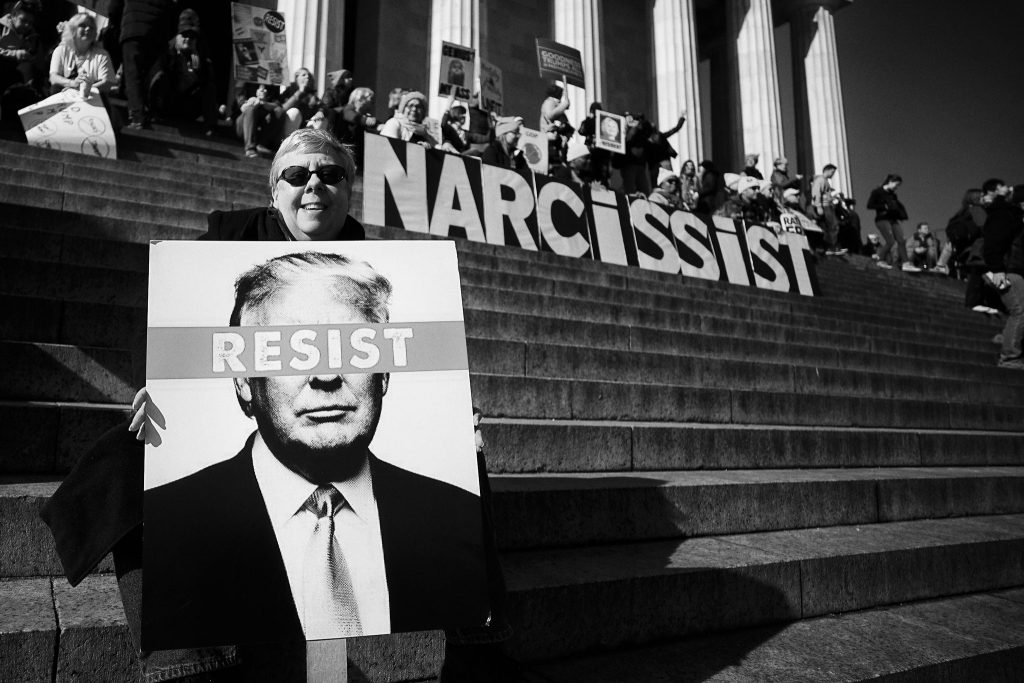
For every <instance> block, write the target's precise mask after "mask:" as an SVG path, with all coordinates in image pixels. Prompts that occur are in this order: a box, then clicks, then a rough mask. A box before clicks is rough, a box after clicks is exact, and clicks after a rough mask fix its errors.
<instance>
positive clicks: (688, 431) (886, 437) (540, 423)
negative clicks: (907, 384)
mask: <svg viewBox="0 0 1024 683" xmlns="http://www.w3.org/2000/svg"><path fill="white" fill-rule="evenodd" d="M483 434H484V439H485V441H486V444H487V465H488V470H489V471H490V472H509V473H537V472H551V473H573V472H630V471H637V472H642V471H666V470H705V469H712V470H717V469H726V468H730V469H751V468H755V469H776V468H810V469H814V468H821V467H824V468H834V467H944V466H952V467H957V466H965V467H973V466H983V465H1010V466H1017V465H1024V434H1022V433H1020V432H993V431H966V430H960V431H953V430H908V429H903V428H900V427H897V428H892V429H878V428H865V427H830V428H828V429H821V428H820V427H818V426H816V425H810V426H803V427H798V426H792V425H771V424H767V425H742V424H737V425H715V424H696V423H688V424H687V423H655V422H649V421H637V422H628V421H622V422H609V421H605V422H601V421H578V420H525V419H505V418H497V417H491V416H488V417H487V418H485V421H484V427H483Z"/></svg>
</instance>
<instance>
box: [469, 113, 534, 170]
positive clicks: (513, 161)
mask: <svg viewBox="0 0 1024 683" xmlns="http://www.w3.org/2000/svg"><path fill="white" fill-rule="evenodd" d="M522 125H523V119H522V117H520V116H504V117H502V118H500V119H498V123H497V125H496V126H495V127H494V134H495V138H494V141H493V142H491V144H489V145H487V149H485V150H484V153H483V154H481V155H480V160H481V161H483V162H484V163H485V164H490V165H492V166H501V167H502V168H512V169H516V170H520V169H524V168H526V159H525V158H523V155H522V154H521V153H520V152H519V150H518V149H517V148H516V143H517V142H518V141H519V128H520V127H521V126H522Z"/></svg>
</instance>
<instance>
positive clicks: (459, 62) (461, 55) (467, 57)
mask: <svg viewBox="0 0 1024 683" xmlns="http://www.w3.org/2000/svg"><path fill="white" fill-rule="evenodd" d="M439 69H440V74H439V78H438V85H437V94H438V95H445V96H447V95H448V94H449V93H451V91H452V88H455V97H456V98H458V99H460V100H468V99H469V94H470V92H469V89H470V87H471V86H472V84H473V74H475V73H476V50H474V49H473V48H471V47H466V46H465V45H456V44H455V43H449V42H447V41H442V43H441V61H440V66H439Z"/></svg>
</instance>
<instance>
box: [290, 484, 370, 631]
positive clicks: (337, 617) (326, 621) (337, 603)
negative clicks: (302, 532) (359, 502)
mask: <svg viewBox="0 0 1024 683" xmlns="http://www.w3.org/2000/svg"><path fill="white" fill-rule="evenodd" d="M344 506H345V497H344V496H342V495H341V492H340V491H338V489H336V488H334V487H333V486H321V487H320V488H318V489H317V490H316V491H314V492H313V493H312V494H310V496H309V498H307V499H306V503H305V505H304V506H303V507H304V508H305V509H306V510H309V511H310V512H312V513H313V514H314V515H316V517H317V520H316V526H315V527H314V528H313V534H312V535H311V536H310V539H309V543H308V544H307V545H306V555H305V562H304V565H303V566H304V569H303V574H302V595H303V600H302V604H303V611H304V619H303V625H304V627H305V630H306V639H307V640H320V639H323V638H348V637H351V636H358V635H362V632H363V629H362V625H361V624H360V622H359V607H358V605H357V604H356V598H355V592H354V591H353V590H352V577H351V575H350V574H349V570H348V564H347V563H346V562H345V556H344V554H343V553H342V552H341V546H340V545H339V544H338V541H337V539H336V538H335V537H334V515H335V514H337V512H338V511H339V510H340V509H341V508H343V507H344Z"/></svg>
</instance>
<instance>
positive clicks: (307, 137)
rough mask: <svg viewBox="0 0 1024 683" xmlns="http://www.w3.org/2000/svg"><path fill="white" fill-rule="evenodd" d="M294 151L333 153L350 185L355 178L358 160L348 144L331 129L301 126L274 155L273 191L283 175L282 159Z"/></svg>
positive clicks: (271, 167)
mask: <svg viewBox="0 0 1024 683" xmlns="http://www.w3.org/2000/svg"><path fill="white" fill-rule="evenodd" d="M292 152H300V153H302V154H316V153H318V152H320V153H324V154H333V155H334V156H336V157H338V160H339V162H340V163H341V166H342V167H343V168H344V169H345V174H346V176H347V177H348V182H349V186H350V187H351V184H352V182H353V181H354V180H355V177H356V160H355V157H354V156H352V150H350V149H349V148H348V146H347V145H345V144H343V143H342V142H341V140H339V139H338V138H336V137H335V136H334V134H333V133H331V132H330V131H327V130H317V129H315V128H299V129H298V130H297V131H295V132H294V133H292V134H291V135H289V136H288V137H286V138H285V139H284V141H283V142H281V146H280V147H279V148H278V149H277V154H275V155H274V161H273V163H271V165H270V192H271V193H273V192H274V188H275V187H276V186H277V179H278V178H279V177H280V176H281V171H283V170H284V168H283V166H284V162H282V161H281V160H282V159H283V158H284V157H285V156H286V155H288V154H291V153H292Z"/></svg>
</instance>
